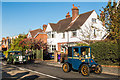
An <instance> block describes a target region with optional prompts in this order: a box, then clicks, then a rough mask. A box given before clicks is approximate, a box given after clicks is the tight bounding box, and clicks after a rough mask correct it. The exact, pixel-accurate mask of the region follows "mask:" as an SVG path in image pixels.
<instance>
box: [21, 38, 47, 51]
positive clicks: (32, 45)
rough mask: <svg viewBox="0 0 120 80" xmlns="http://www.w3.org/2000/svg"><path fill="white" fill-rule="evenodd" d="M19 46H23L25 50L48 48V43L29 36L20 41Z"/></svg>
mask: <svg viewBox="0 0 120 80" xmlns="http://www.w3.org/2000/svg"><path fill="white" fill-rule="evenodd" d="M19 47H22V48H23V50H24V51H25V50H26V49H31V50H32V49H33V50H35V49H38V50H40V49H46V48H47V44H46V43H44V42H43V41H42V40H37V39H34V38H27V39H23V40H22V41H20V42H19Z"/></svg>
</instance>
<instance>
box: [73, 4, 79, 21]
mask: <svg viewBox="0 0 120 80" xmlns="http://www.w3.org/2000/svg"><path fill="white" fill-rule="evenodd" d="M78 15H79V9H78V7H75V6H74V4H73V8H72V21H73V20H74V19H75V18H76V17H77V16H78Z"/></svg>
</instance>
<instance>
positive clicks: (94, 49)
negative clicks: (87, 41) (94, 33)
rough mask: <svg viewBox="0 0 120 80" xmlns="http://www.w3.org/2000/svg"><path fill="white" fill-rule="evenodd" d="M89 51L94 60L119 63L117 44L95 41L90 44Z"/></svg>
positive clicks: (100, 62)
mask: <svg viewBox="0 0 120 80" xmlns="http://www.w3.org/2000/svg"><path fill="white" fill-rule="evenodd" d="M90 46H91V53H92V54H93V55H94V57H95V59H94V60H95V61H96V62H97V63H99V64H105V65H119V55H120V53H119V51H118V44H115V43H111V42H104V41H101V42H96V43H92V44H91V45H90Z"/></svg>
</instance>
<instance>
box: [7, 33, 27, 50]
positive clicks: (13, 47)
mask: <svg viewBox="0 0 120 80" xmlns="http://www.w3.org/2000/svg"><path fill="white" fill-rule="evenodd" d="M25 38H27V37H26V35H21V34H20V35H19V36H18V38H15V39H12V43H11V48H10V49H9V51H10V50H12V51H14V50H18V51H23V50H24V49H23V47H20V46H19V43H20V41H22V40H23V39H25Z"/></svg>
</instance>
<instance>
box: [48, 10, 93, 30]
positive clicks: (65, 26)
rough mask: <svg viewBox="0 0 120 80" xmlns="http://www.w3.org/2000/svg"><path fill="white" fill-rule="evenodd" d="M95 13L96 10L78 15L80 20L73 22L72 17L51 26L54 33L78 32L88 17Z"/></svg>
mask: <svg viewBox="0 0 120 80" xmlns="http://www.w3.org/2000/svg"><path fill="white" fill-rule="evenodd" d="M93 11H94V10H92V11H89V12H86V13H83V14H80V15H78V18H77V19H76V20H75V21H72V17H70V18H66V19H63V20H60V21H58V23H56V24H55V23H49V24H50V26H51V28H52V29H53V31H57V32H64V31H70V30H76V29H78V28H79V27H80V26H82V25H83V24H84V23H85V21H86V20H87V19H88V17H89V16H90V15H91V13H92V12H93Z"/></svg>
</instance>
